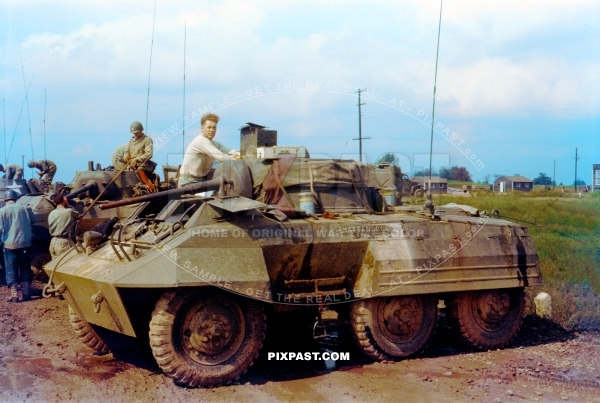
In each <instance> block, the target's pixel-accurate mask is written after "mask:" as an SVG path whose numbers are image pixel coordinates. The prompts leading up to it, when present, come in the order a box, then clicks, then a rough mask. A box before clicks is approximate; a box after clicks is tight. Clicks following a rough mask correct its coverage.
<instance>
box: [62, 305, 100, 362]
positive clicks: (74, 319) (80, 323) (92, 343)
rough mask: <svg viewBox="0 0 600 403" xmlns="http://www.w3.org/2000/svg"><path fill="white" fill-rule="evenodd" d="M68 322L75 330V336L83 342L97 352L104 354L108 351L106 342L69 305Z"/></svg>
mask: <svg viewBox="0 0 600 403" xmlns="http://www.w3.org/2000/svg"><path fill="white" fill-rule="evenodd" d="M69 322H71V327H72V328H73V330H74V331H75V334H76V335H77V338H78V339H79V340H81V341H82V342H83V344H85V345H86V346H88V347H89V348H91V349H92V350H94V351H96V352H98V353H102V354H106V353H108V352H109V351H110V350H109V348H108V346H107V345H106V343H104V341H102V339H101V338H100V336H98V333H96V331H95V330H94V329H93V328H92V327H91V326H90V324H89V323H88V322H86V321H85V320H83V319H81V318H80V317H79V316H78V315H77V314H76V313H75V310H74V309H73V308H71V306H69Z"/></svg>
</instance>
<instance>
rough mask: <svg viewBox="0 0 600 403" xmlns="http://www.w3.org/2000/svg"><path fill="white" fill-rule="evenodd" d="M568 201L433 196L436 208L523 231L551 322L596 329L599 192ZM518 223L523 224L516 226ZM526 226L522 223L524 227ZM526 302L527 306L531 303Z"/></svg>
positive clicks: (555, 195) (599, 314) (535, 195)
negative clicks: (498, 220)
mask: <svg viewBox="0 0 600 403" xmlns="http://www.w3.org/2000/svg"><path fill="white" fill-rule="evenodd" d="M586 196H587V197H581V198H579V197H574V196H573V194H570V195H566V194H565V193H562V192H560V191H559V192H556V191H554V192H552V191H543V190H539V191H538V190H535V191H533V192H530V193H520V192H515V193H512V194H497V193H491V192H480V193H478V194H477V196H475V197H469V198H465V197H453V196H451V195H440V196H436V198H435V200H434V202H435V204H436V205H443V204H446V203H458V204H468V205H471V206H474V207H477V208H478V209H480V210H487V211H488V212H491V211H492V210H494V209H496V210H498V211H499V212H500V215H501V216H503V217H504V218H506V219H507V220H510V221H514V222H516V223H520V224H523V225H525V226H527V227H528V229H529V232H530V234H531V237H532V239H533V242H534V244H535V246H536V249H537V252H538V255H539V258H540V266H541V269H542V275H543V279H544V286H542V287H536V288H533V289H532V290H530V294H532V296H531V298H530V299H531V300H532V298H533V297H535V294H537V292H538V291H542V290H543V291H546V292H548V293H549V294H550V295H551V296H552V305H553V312H554V319H555V320H556V321H557V322H559V323H560V324H561V325H562V326H564V327H566V328H571V329H582V328H586V329H591V328H593V329H600V296H599V295H598V294H600V197H598V196H600V192H599V193H598V196H596V194H594V196H590V195H586ZM518 220H523V221H518ZM524 221H526V222H524ZM531 302H532V301H530V303H531Z"/></svg>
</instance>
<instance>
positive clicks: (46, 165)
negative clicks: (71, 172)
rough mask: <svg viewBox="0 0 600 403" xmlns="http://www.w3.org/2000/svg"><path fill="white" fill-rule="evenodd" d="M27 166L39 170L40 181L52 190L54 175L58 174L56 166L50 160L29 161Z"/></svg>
mask: <svg viewBox="0 0 600 403" xmlns="http://www.w3.org/2000/svg"><path fill="white" fill-rule="evenodd" d="M27 166H28V167H29V168H37V169H39V172H38V173H37V174H38V175H39V176H40V179H41V180H43V181H44V182H46V185H48V189H52V179H54V174H56V164H55V163H54V162H52V161H50V160H39V161H29V162H28V163H27ZM42 176H43V178H42Z"/></svg>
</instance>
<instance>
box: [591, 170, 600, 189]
mask: <svg viewBox="0 0 600 403" xmlns="http://www.w3.org/2000/svg"><path fill="white" fill-rule="evenodd" d="M591 188H592V192H600V164H592V186H591Z"/></svg>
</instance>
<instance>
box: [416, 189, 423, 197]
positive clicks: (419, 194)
mask: <svg viewBox="0 0 600 403" xmlns="http://www.w3.org/2000/svg"><path fill="white" fill-rule="evenodd" d="M423 196H425V191H424V190H423V189H417V190H415V197H423Z"/></svg>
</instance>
